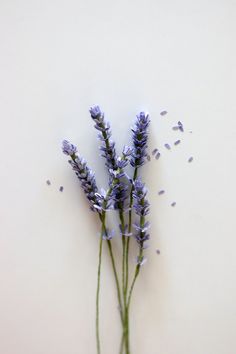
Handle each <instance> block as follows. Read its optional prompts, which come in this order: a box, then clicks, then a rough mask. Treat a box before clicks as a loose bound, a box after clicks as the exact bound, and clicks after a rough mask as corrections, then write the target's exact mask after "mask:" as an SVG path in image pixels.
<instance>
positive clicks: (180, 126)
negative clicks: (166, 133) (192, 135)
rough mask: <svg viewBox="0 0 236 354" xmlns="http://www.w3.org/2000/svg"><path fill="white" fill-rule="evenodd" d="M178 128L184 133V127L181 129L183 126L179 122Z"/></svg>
mask: <svg viewBox="0 0 236 354" xmlns="http://www.w3.org/2000/svg"><path fill="white" fill-rule="evenodd" d="M178 126H179V130H180V131H181V132H183V131H184V127H183V124H182V123H181V122H180V120H179V121H178Z"/></svg>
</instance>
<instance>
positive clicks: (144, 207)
mask: <svg viewBox="0 0 236 354" xmlns="http://www.w3.org/2000/svg"><path fill="white" fill-rule="evenodd" d="M89 112H90V115H91V118H92V120H93V122H94V127H95V128H96V129H97V130H98V138H99V141H100V142H101V144H100V151H101V156H102V157H104V159H105V165H106V168H107V171H108V188H107V189H106V190H105V189H101V190H99V189H98V187H97V182H96V178H95V175H94V173H93V172H92V170H91V169H90V168H89V167H88V165H87V162H86V161H85V160H84V159H83V158H82V157H81V156H80V155H79V153H78V150H77V147H76V146H75V145H73V144H72V143H70V142H69V141H67V140H64V141H63V143H62V151H63V153H64V154H66V155H68V156H69V157H70V159H69V164H70V165H71V167H72V169H73V170H74V171H75V174H76V176H77V177H78V179H79V181H80V184H81V187H82V189H83V191H84V193H85V195H86V197H87V199H88V202H89V206H90V209H91V210H92V211H93V212H94V213H95V214H96V215H97V217H98V219H99V221H100V223H101V233H100V238H99V252H98V270H97V290H96V347H97V354H101V344H100V328H99V325H100V321H99V316H100V313H99V297H100V280H101V262H102V249H103V244H104V243H106V245H107V247H108V253H109V257H110V259H111V267H112V271H113V274H114V280H115V286H116V291H117V300H118V305H119V311H120V319H121V326H122V336H121V345H120V348H119V353H120V354H123V353H125V354H130V353H131V351H130V340H129V327H130V326H129V324H130V319H129V313H130V303H131V298H132V293H133V289H134V285H135V282H136V279H137V277H138V275H139V273H140V269H141V266H142V265H143V264H144V263H145V260H146V258H145V257H144V250H145V248H146V241H148V240H149V234H148V229H149V222H148V221H147V220H146V217H147V215H148V213H149V202H148V200H147V189H146V187H145V184H144V183H143V181H142V179H141V176H140V173H139V172H140V168H141V167H142V166H143V165H144V164H145V163H146V161H147V157H148V154H147V140H148V127H149V124H150V119H149V115H148V114H147V113H144V112H140V113H139V114H138V115H137V116H136V120H135V123H134V126H133V128H132V129H131V131H132V143H131V146H124V148H123V150H122V153H121V155H117V152H116V147H115V143H114V141H113V140H112V138H111V136H112V133H111V128H110V124H109V122H107V121H106V120H105V118H104V113H103V112H102V111H101V109H100V107H99V106H97V105H95V106H93V107H91V108H90V110H89ZM129 165H130V166H131V167H130V168H131V169H132V174H131V175H128V174H127V172H126V168H128V167H129ZM108 210H113V211H115V212H117V213H118V217H119V227H118V229H119V233H120V236H121V242H122V255H121V268H122V269H121V271H120V272H119V271H118V269H117V260H116V259H115V257H114V253H113V242H112V241H113V237H114V235H115V232H114V230H111V229H109V228H108V227H107V211H108ZM132 242H134V244H135V245H137V258H136V265H135V269H134V274H132V276H131V277H130V276H129V273H130V263H131V262H133V259H131V257H130V243H132Z"/></svg>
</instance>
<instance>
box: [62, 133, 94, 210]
mask: <svg viewBox="0 0 236 354" xmlns="http://www.w3.org/2000/svg"><path fill="white" fill-rule="evenodd" d="M62 151H63V153H64V154H65V155H68V156H70V157H71V160H69V164H70V165H71V166H72V169H73V170H74V171H75V174H76V176H77V177H78V179H79V180H80V183H81V187H82V189H83V191H84V193H85V195H86V197H87V199H88V200H89V203H90V208H91V210H93V211H96V210H97V208H96V205H100V200H99V199H98V193H97V192H98V187H97V184H96V180H95V176H94V173H93V172H92V170H91V169H90V168H89V167H88V166H87V163H86V161H85V160H84V159H83V158H81V157H80V156H77V155H76V152H77V148H76V146H74V145H73V144H71V143H70V142H69V141H67V140H64V141H63V142H62Z"/></svg>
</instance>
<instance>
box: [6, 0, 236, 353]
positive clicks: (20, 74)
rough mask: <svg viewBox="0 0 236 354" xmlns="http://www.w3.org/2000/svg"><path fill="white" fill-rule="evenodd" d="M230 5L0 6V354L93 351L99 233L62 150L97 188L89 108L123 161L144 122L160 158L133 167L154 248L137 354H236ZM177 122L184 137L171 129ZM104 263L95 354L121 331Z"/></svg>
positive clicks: (142, 295)
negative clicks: (71, 152)
mask: <svg viewBox="0 0 236 354" xmlns="http://www.w3.org/2000/svg"><path fill="white" fill-rule="evenodd" d="M235 7H236V6H235V2H234V1H230V0H221V1H220V0H214V1H213V0H209V1H205V0H204V1H203V0H199V1H187V0H180V1H177V0H176V1H170V0H162V1H161V0H149V1H148V0H146V1H140V0H137V1H123V0H122V1H108V0H103V1H89V0H86V1H85V0H75V1H73V0H68V1H65V0H59V1H52V0H40V1H30V0H28V1H27V0H21V1H13V0H1V1H0V51H1V56H0V65H1V67H0V119H1V140H0V143H1V179H0V188H1V191H0V196H1V198H0V203H1V204H0V208H1V211H0V218H1V224H0V228H1V232H0V243H1V244H0V287H1V291H0V337H1V338H0V353H1V354H80V353H86V354H93V353H95V352H96V350H95V326H94V315H95V286H96V267H97V253H98V237H97V232H98V231H99V224H98V223H97V222H96V218H95V215H94V214H92V213H89V212H88V210H87V203H86V201H85V198H84V197H83V194H82V193H81V192H80V189H79V186H78V182H77V180H76V178H75V176H74V175H73V173H72V172H71V170H70V168H69V166H68V164H67V158H66V157H65V156H64V155H62V154H61V150H60V149H61V148H60V146H61V140H62V139H63V138H67V139H70V140H71V141H73V142H74V143H76V144H77V145H78V147H79V150H80V152H81V154H82V155H84V156H85V157H86V159H87V160H88V161H89V164H90V166H92V167H93V169H94V170H95V171H96V172H97V179H98V181H99V185H105V186H106V180H105V170H104V167H103V163H104V161H103V160H102V159H101V158H99V152H98V149H97V141H96V132H95V130H94V129H93V124H92V122H91V119H90V117H89V113H88V108H89V106H90V105H92V104H93V103H99V104H100V105H101V106H102V108H103V109H104V110H105V112H106V115H107V118H108V119H109V120H110V122H111V124H112V128H113V132H114V139H115V140H116V141H117V148H118V150H120V149H121V147H122V145H123V144H124V143H126V142H128V141H129V140H128V139H129V135H130V133H129V128H130V126H131V125H132V123H133V120H134V117H135V114H136V113H137V112H138V111H140V110H142V109H144V110H148V111H149V112H150V116H151V118H152V126H151V141H150V150H152V149H153V148H155V147H156V146H158V147H159V148H160V149H161V150H162V157H161V159H160V160H159V161H155V160H152V161H151V162H150V163H149V164H148V165H147V166H146V167H145V169H144V170H145V171H144V170H143V176H144V178H145V181H146V182H147V184H148V188H149V198H150V201H151V206H152V213H151V216H150V219H151V222H152V229H151V233H152V240H151V244H150V248H149V249H148V250H147V252H146V253H147V255H148V262H147V263H146V265H145V267H143V268H142V273H141V275H140V277H139V279H138V282H137V286H136V288H135V292H134V298H133V300H134V301H133V303H132V310H131V316H132V320H131V345H132V353H133V354H147V353H148V354H235V353H236V339H235V327H236V307H235V299H236V285H235V273H236V272H235V271H236V257H235V253H236V234H235V229H236V217H235V197H236V196H235V180H236V174H235V150H236V149H235V148H236V124H235V118H236V104H235V61H236V55H235V30H236V28H235V10H236V9H235ZM163 109H166V110H167V111H168V115H166V116H165V117H161V116H160V111H161V110H163ZM178 120H181V121H183V122H184V124H185V133H184V134H183V135H180V134H178V133H177V132H173V131H172V130H171V127H172V125H173V124H174V123H176V121H178ZM189 130H192V131H193V133H192V134H191V133H189ZM179 136H181V139H182V144H181V145H180V146H178V148H177V147H176V148H175V149H174V148H173V149H172V151H167V150H165V151H164V149H163V147H162V145H163V143H165V142H169V143H173V141H174V140H175V139H177V137H179ZM189 156H194V161H193V162H192V164H188V163H187V159H188V158H189ZM47 179H50V180H51V182H52V185H51V186H50V187H48V186H47V185H46V183H45V181H46V180H47ZM60 185H63V186H64V192H63V193H60V192H59V191H58V189H59V186H60ZM162 188H164V189H165V190H166V194H165V195H163V196H162V197H158V195H157V192H158V190H159V189H162ZM174 200H175V201H176V202H177V204H176V207H175V208H172V207H171V206H170V203H171V202H172V201H174ZM119 243H120V241H119V238H117V239H116V240H114V247H115V248H117V253H116V255H117V256H119V254H120V253H119V251H120V250H119V247H118V246H119ZM156 248H158V249H160V250H161V254H160V255H159V256H158V255H157V254H156V253H155V250H156ZM106 251H107V250H106V248H105V247H104V261H103V269H102V294H101V296H102V299H101V313H102V315H101V317H102V318H101V335H102V353H103V354H106V353H107V354H111V353H112V354H113V353H118V346H119V341H120V327H119V316H118V312H117V309H116V306H117V302H116V293H115V290H114V282H113V277H112V273H111V268H110V261H109V258H108V257H107V253H106ZM133 251H134V253H133V255H134V254H135V243H133Z"/></svg>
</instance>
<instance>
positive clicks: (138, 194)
mask: <svg viewBox="0 0 236 354" xmlns="http://www.w3.org/2000/svg"><path fill="white" fill-rule="evenodd" d="M146 196H147V188H146V187H145V184H144V183H143V182H142V180H141V178H140V177H138V178H137V179H136V180H135V181H134V189H133V198H134V204H133V207H134V210H135V213H136V214H137V215H138V216H139V217H140V218H139V219H140V220H139V223H135V224H134V228H135V229H136V231H137V233H136V235H135V238H136V240H137V242H138V244H139V246H140V248H144V242H145V241H147V240H149V234H148V233H147V230H148V229H149V222H146V221H145V216H146V215H147V214H148V213H149V206H150V204H149V202H148V200H147V197H146Z"/></svg>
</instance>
